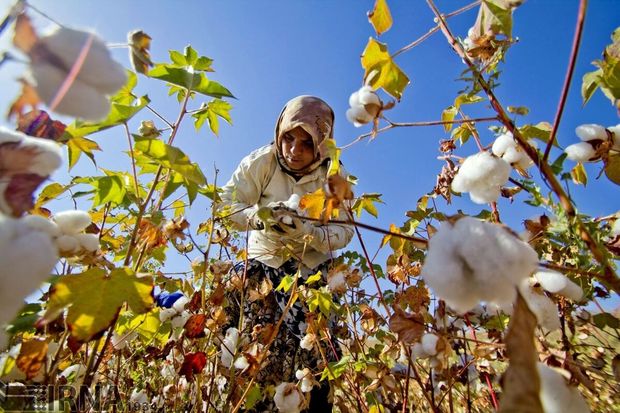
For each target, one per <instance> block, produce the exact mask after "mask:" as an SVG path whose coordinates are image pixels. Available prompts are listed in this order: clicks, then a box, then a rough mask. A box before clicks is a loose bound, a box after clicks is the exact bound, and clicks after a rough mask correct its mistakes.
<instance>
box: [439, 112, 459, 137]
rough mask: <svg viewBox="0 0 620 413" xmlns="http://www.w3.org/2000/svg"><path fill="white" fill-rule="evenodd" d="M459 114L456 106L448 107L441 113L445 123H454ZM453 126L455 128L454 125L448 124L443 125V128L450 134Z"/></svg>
mask: <svg viewBox="0 0 620 413" xmlns="http://www.w3.org/2000/svg"><path fill="white" fill-rule="evenodd" d="M457 113H458V109H457V108H455V107H454V106H448V107H447V108H445V109H444V110H443V111H442V112H441V120H442V121H443V122H452V121H453V120H454V117H455V116H456V114H457ZM452 126H453V124H452V123H446V124H445V125H443V128H444V130H445V131H446V132H450V130H451V129H452Z"/></svg>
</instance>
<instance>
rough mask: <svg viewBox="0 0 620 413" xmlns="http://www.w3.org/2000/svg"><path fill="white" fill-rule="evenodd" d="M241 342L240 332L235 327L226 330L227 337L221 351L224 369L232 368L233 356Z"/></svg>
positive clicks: (223, 341)
mask: <svg viewBox="0 0 620 413" xmlns="http://www.w3.org/2000/svg"><path fill="white" fill-rule="evenodd" d="M238 342H239V330H237V329H236V328H234V327H230V328H229V329H228V330H226V337H224V340H222V345H221V348H220V350H221V351H222V356H221V361H222V364H223V365H224V367H227V368H230V366H232V363H233V355H234V354H235V352H236V350H237V343H238Z"/></svg>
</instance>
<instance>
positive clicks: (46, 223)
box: [22, 215, 60, 238]
mask: <svg viewBox="0 0 620 413" xmlns="http://www.w3.org/2000/svg"><path fill="white" fill-rule="evenodd" d="M22 221H23V222H24V223H25V224H26V225H28V226H29V227H30V228H32V229H36V230H38V231H43V232H45V233H46V234H48V235H49V236H50V237H52V238H55V237H58V236H60V228H58V225H56V223H55V222H53V221H50V220H49V219H47V218H45V217H42V216H41V215H26V216H25V217H23V218H22Z"/></svg>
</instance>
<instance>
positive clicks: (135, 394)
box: [129, 389, 149, 406]
mask: <svg viewBox="0 0 620 413" xmlns="http://www.w3.org/2000/svg"><path fill="white" fill-rule="evenodd" d="M129 402H130V403H132V404H134V405H139V406H143V405H148V402H149V398H148V397H147V395H146V391H144V390H138V389H134V390H133V391H132V392H131V396H130V397H129Z"/></svg>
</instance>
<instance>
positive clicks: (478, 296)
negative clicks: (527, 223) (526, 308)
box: [421, 217, 538, 314]
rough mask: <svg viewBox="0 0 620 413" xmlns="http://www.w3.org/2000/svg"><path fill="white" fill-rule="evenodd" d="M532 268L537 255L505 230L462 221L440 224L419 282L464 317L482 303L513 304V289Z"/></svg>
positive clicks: (480, 223) (432, 239)
mask: <svg viewBox="0 0 620 413" xmlns="http://www.w3.org/2000/svg"><path fill="white" fill-rule="evenodd" d="M537 265H538V256H537V254H536V251H534V250H533V249H532V248H531V247H530V246H529V245H528V244H527V243H525V242H523V241H521V240H520V239H519V238H517V237H516V236H515V235H513V234H512V233H511V232H510V231H509V230H508V229H506V228H504V227H502V226H500V225H497V224H491V223H488V222H484V221H480V220H478V219H476V218H472V217H463V218H461V219H459V220H457V221H456V222H455V223H454V224H450V223H449V222H445V223H444V224H443V225H442V226H441V227H440V228H439V231H437V233H436V234H435V235H434V236H433V237H432V238H431V240H430V242H429V246H428V253H427V254H426V258H425V261H424V265H423V267H422V272H421V277H422V278H423V279H424V281H425V282H426V284H427V285H428V286H429V287H430V288H431V289H432V290H433V291H434V293H435V294H436V295H437V296H438V297H439V298H441V299H443V300H445V301H446V304H448V306H450V307H451V308H453V309H454V310H456V311H457V312H459V313H461V314H463V313H465V312H467V311H469V310H470V309H472V308H474V307H475V306H476V304H478V303H479V302H481V301H484V302H492V303H495V304H504V305H505V304H506V303H512V302H513V300H514V297H515V291H516V286H517V285H518V284H519V283H520V282H521V280H523V279H526V278H528V277H529V276H530V274H531V273H532V272H533V271H534V270H535V269H536V267H537Z"/></svg>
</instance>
